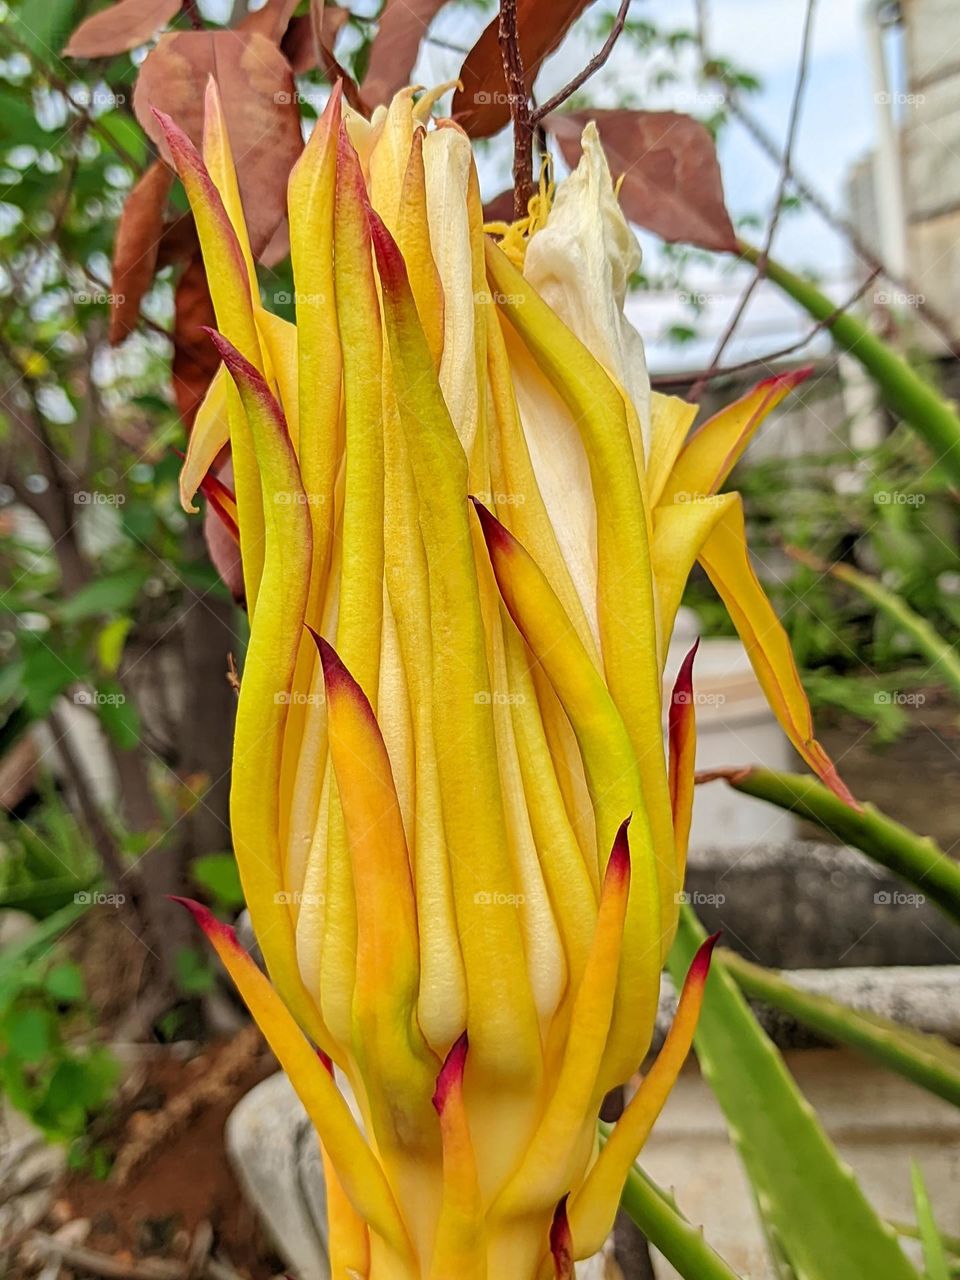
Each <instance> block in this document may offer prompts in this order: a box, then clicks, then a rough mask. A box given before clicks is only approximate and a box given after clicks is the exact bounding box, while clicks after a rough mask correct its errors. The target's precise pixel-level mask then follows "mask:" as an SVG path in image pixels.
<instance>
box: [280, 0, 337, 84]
mask: <svg viewBox="0 0 960 1280" xmlns="http://www.w3.org/2000/svg"><path fill="white" fill-rule="evenodd" d="M349 17H350V10H349V9H344V8H342V7H341V6H340V5H336V4H325V5H324V6H323V13H322V14H321V17H320V40H321V43H322V45H323V46H324V48H326V49H327V50H328V51H329V52H331V53H332V52H333V47H334V45H335V43H336V39H337V36H338V35H339V33H340V29H341V27H342V26H343V25H344V23H345V22H346V21H347V19H348V18H349ZM280 48H281V50H282V52H283V56H284V57H285V58H286V60H287V61H288V62H289V63H290V65H291V67H293V73H294V75H297V76H302V75H305V74H306V72H308V71H312V70H313V68H314V67H315V66H316V65H317V42H316V40H314V38H313V19H312V17H311V15H310V14H309V13H304V14H302V15H301V16H300V17H299V18H294V19H293V21H292V22H291V23H290V25H289V27H287V31H286V35H285V36H284V37H283V40H282V41H281V43H280Z"/></svg>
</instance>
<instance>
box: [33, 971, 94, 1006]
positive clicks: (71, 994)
mask: <svg viewBox="0 0 960 1280" xmlns="http://www.w3.org/2000/svg"><path fill="white" fill-rule="evenodd" d="M43 985H44V986H45V987H46V989H47V993H48V994H49V995H50V996H52V997H53V999H54V1000H56V1001H57V1002H58V1003H59V1004H76V1003H77V1002H78V1001H80V1000H82V999H83V997H84V995H85V994H86V985H85V983H84V981H83V971H82V970H81V968H80V966H79V965H76V964H58V965H57V966H56V967H55V968H53V969H51V970H50V972H49V973H48V974H47V976H46V978H45V980H44V984H43Z"/></svg>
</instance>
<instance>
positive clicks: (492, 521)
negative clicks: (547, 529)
mask: <svg viewBox="0 0 960 1280" xmlns="http://www.w3.org/2000/svg"><path fill="white" fill-rule="evenodd" d="M467 496H468V498H469V499H470V501H471V502H472V503H473V509H474V511H475V512H476V513H477V518H478V520H479V521H480V528H481V530H482V532H483V539H484V542H486V544H487V550H488V551H489V552H490V553H491V554H493V552H494V551H499V552H508V551H510V549H511V547H512V546H513V544H514V542H515V539H514V537H513V535H512V534H511V533H510V532H509V530H508V529H507V528H506V527H505V526H504V525H502V524H501V523H500V521H499V520H498V519H497V517H496V516H495V515H494V514H493V512H492V511H491V510H490V509H489V508H488V507H485V506H484V505H483V503H482V502H481V501H480V499H479V498H476V497H474V495H473V494H472V493H471V494H468V495H467Z"/></svg>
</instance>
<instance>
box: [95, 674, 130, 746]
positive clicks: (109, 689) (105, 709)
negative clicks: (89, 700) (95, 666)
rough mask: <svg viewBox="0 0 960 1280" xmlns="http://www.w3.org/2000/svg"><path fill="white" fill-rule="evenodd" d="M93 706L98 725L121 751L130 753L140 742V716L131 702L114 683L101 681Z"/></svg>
mask: <svg viewBox="0 0 960 1280" xmlns="http://www.w3.org/2000/svg"><path fill="white" fill-rule="evenodd" d="M94 706H95V708H96V712H97V715H98V716H99V718H100V723H101V724H102V725H103V727H104V729H106V731H107V733H108V734H109V735H110V737H111V738H112V739H113V741H114V742H115V743H116V744H117V746H118V747H120V748H121V749H122V750H123V751H132V750H133V748H134V747H136V746H138V745H139V742H140V716H139V714H138V712H137V708H136V707H135V706H134V705H133V701H132V700H131V699H130V698H128V697H127V695H126V694H125V693H124V692H123V690H122V689H121V688H120V686H119V684H117V683H116V682H115V681H102V682H101V683H100V686H99V688H98V689H97V692H96V697H95V699H94Z"/></svg>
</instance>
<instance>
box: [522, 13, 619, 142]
mask: <svg viewBox="0 0 960 1280" xmlns="http://www.w3.org/2000/svg"><path fill="white" fill-rule="evenodd" d="M629 10H630V0H621V4H620V9H619V11H618V13H617V16H616V18H615V19H614V22H613V26H612V27H611V29H610V34H609V35H608V36H607V38H606V40H605V41H604V43H603V47H602V48H601V49H600V51H599V53H595V54H594V55H593V57H592V58H591V59H590V61H589V62H588V63H587V65H586V66H585V67H584V68H583V70H582V71H580V72H579V73H578V74H577V75H575V76H574V77H573V79H572V80H571V81H570V82H569V83H568V84H565V85H564V86H563V88H562V89H561V90H560V92H559V93H555V94H554V95H553V97H552V98H548V99H547V101H546V102H545V103H544V104H543V106H542V107H537V108H536V110H535V111H534V112H533V113H532V115H531V116H530V123H531V124H533V125H538V124H539V123H540V121H541V120H545V119H546V117H547V116H548V115H550V113H551V112H552V111H556V110H557V108H558V107H562V106H563V104H564V103H565V102H566V101H567V99H568V98H572V97H573V95H574V94H575V93H576V92H577V90H578V89H580V88H581V87H582V86H583V85H585V84H586V82H587V81H588V80H589V79H590V77H591V76H592V75H593V74H594V73H595V72H597V71H599V70H600V68H601V67H602V66H603V65H604V63H605V62H606V61H607V59H608V58H609V57H610V54H611V53H613V46H614V45H615V44H616V43H617V41H618V40H619V39H620V36H621V35H622V33H623V28H624V27H625V26H626V23H627V14H628V12H629Z"/></svg>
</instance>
